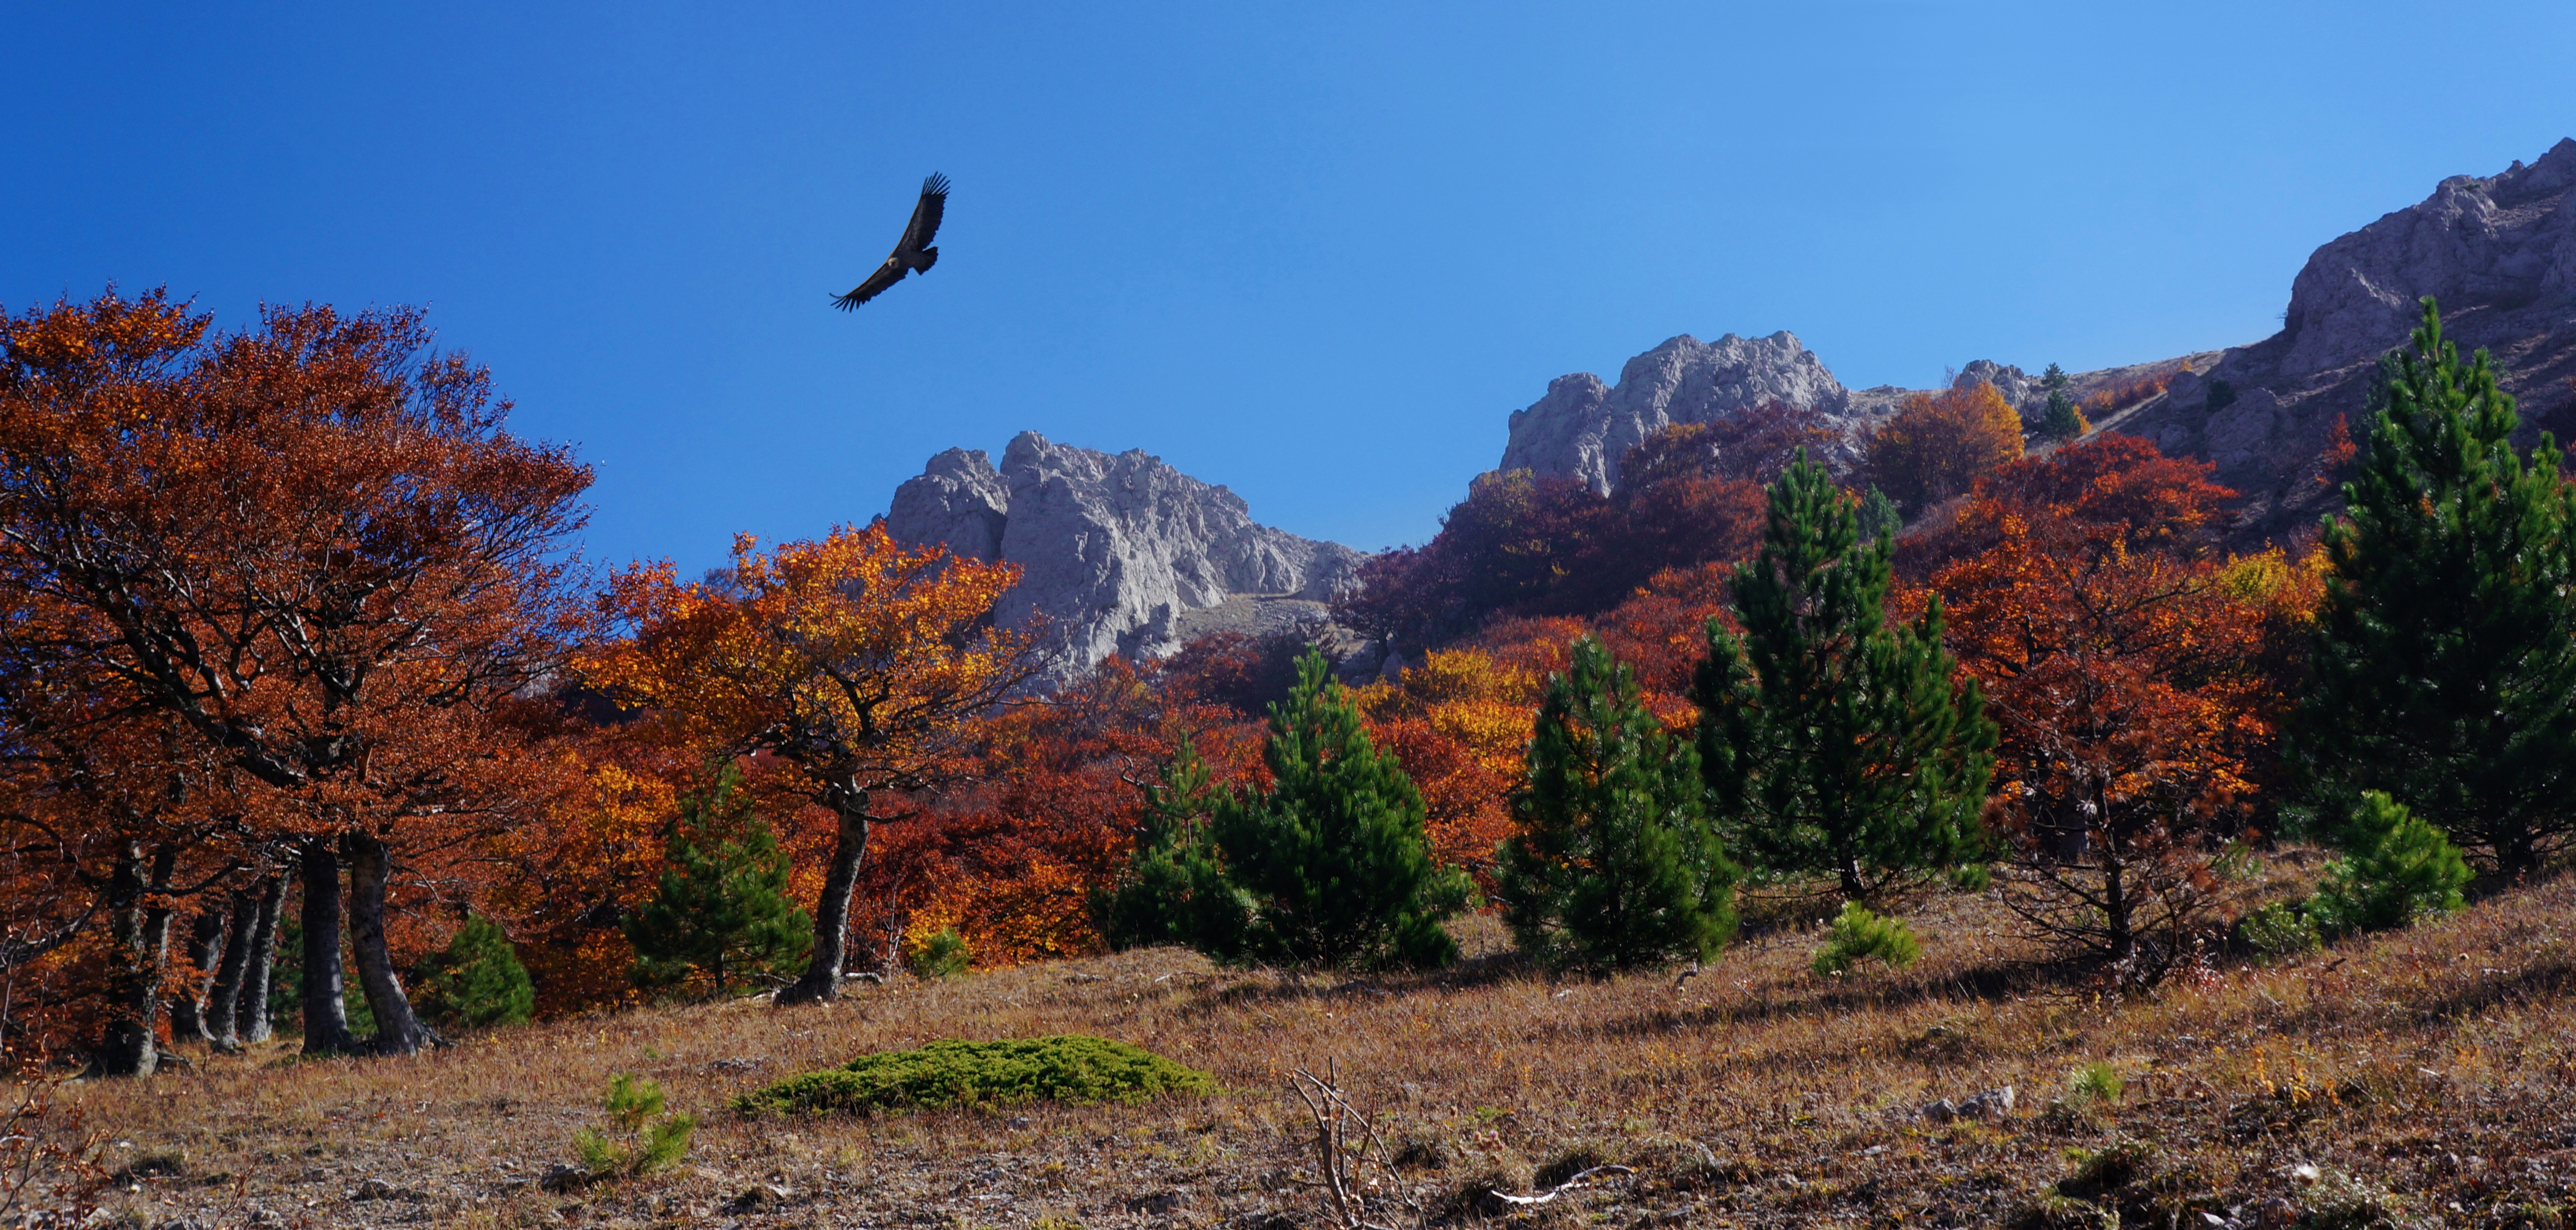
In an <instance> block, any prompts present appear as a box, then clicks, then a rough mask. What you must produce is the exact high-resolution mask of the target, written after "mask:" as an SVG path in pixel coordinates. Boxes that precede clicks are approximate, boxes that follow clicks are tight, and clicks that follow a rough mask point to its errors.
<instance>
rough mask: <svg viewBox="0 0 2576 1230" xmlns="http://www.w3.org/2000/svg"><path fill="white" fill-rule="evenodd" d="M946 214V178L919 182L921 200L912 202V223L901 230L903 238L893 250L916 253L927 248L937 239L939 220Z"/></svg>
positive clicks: (936, 176) (933, 176) (933, 177)
mask: <svg viewBox="0 0 2576 1230" xmlns="http://www.w3.org/2000/svg"><path fill="white" fill-rule="evenodd" d="M947 213H948V177H947V176H945V175H932V176H931V177H930V178H928V179H925V180H923V181H921V199H920V200H919V201H917V202H914V204H913V207H912V221H911V223H909V224H908V225H906V226H905V227H904V228H903V238H902V239H900V240H897V241H896V242H895V245H894V250H895V251H897V252H918V251H920V250H922V249H923V248H927V247H929V246H930V241H931V240H933V239H937V238H938V237H939V219H940V218H942V217H944V216H946V214H947Z"/></svg>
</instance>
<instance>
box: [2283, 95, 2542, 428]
mask: <svg viewBox="0 0 2576 1230" xmlns="http://www.w3.org/2000/svg"><path fill="white" fill-rule="evenodd" d="M2571 189H2576V140H2562V141H2560V142H2559V143H2558V144H2557V145H2555V146H2552V147H2551V148H2550V150H2549V152H2548V153H2546V154H2543V155H2541V156H2540V160H2539V161H2537V162H2534V163H2532V164H2530V165H2529V166H2525V165H2523V164H2522V163H2521V162H2520V161H2519V160H2517V161H2516V162H2515V163H2514V164H2513V165H2512V166H2511V167H2509V168H2507V169H2506V170H2505V171H2503V172H2502V173H2500V174H2497V175H2492V176H2487V177H2485V178H2479V177H2477V176H2472V175H2455V176H2452V177H2451V178H2449V179H2446V180H2443V181H2442V182H2441V183H2440V184H2439V185H2438V186H2436V187H2435V188H2434V189H2433V195H2432V196H2431V197H2428V198H2426V199H2425V200H2424V201H2422V202H2421V203H2419V204H2416V205H2411V206H2409V207H2407V208H2405V209H2401V210H2398V211H2396V212H2394V213H2391V214H2388V215H2386V216H2385V217H2382V218H2381V219H2379V220H2378V221H2376V222H2373V223H2371V224H2370V225H2368V226H2365V227H2363V228H2361V229H2360V230H2357V231H2354V232H2352V233H2351V234H2349V235H2345V236H2343V237H2342V238H2340V239H2337V240H2335V241H2334V242H2332V243H2329V244H2327V245H2325V246H2324V247H2321V248H2319V249H2317V250H2316V253H2315V254H2314V255H2312V256H2310V257H2309V258H2308V263H2307V265H2306V266H2305V267H2303V268H2302V269H2300V270H2299V276H2298V278H2297V280H2296V281H2294V282H2292V283H2291V284H2290V308H2289V311H2288V313H2287V314H2286V315H2285V316H2284V319H2283V328H2282V333H2283V334H2284V335H2285V336H2286V337H2287V339H2288V347H2287V350H2286V352H2285V353H2284V354H2282V355H2281V357H2280V360H2279V363H2278V371H2279V373H2280V374H2281V375H2284V376H2292V377H2297V376H2306V375H2311V374H2314V373H2317V372H2323V371H2330V370H2333V369H2335V368H2339V367H2343V366H2346V365H2348V364H2352V363H2359V362H2365V361H2368V360H2371V359H2376V358H2377V357H2378V356H2379V355H2380V354H2381V353H2382V352H2384V351H2386V350H2388V349H2390V348H2391V347H2394V346H2398V345H2401V344H2403V343H2404V342H2405V340H2406V334H2407V331H2408V330H2410V329H2412V328H2414V327H2415V323H2416V317H2417V313H2418V309H2417V307H2416V300H2417V299H2418V298H2420V297H2422V296H2424V295H2432V296H2435V297H2436V298H2438V299H2440V300H2441V302H2442V307H2443V311H2444V313H2445V314H2446V315H2447V314H2449V313H2450V312H2452V311H2454V310H2465V309H2470V308H2475V307H2490V308H2494V309H2497V310H2499V311H2502V312H2519V311H2523V310H2526V309H2533V308H2541V309H2548V308H2563V307H2567V306H2569V305H2571V304H2576V208H2570V207H2569V201H2568V196H2569V193H2570V190H2571Z"/></svg>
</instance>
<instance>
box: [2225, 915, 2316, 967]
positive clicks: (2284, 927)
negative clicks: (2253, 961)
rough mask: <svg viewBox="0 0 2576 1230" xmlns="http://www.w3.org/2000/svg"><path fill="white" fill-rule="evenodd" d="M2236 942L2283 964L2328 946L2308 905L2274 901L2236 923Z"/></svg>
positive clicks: (2248, 949) (2269, 959)
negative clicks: (2310, 913) (2309, 911)
mask: <svg viewBox="0 0 2576 1230" xmlns="http://www.w3.org/2000/svg"><path fill="white" fill-rule="evenodd" d="M2236 939H2237V941H2238V942H2239V943H2241V944H2243V945H2244V946H2245V948H2246V950H2247V951H2250V952H2252V953H2253V954H2254V955H2255V956H2256V957H2258V958H2260V959H2262V960H2265V961H2283V960H2287V959H2289V958H2291V957H2296V956H2301V955H2303V954H2306V953H2311V952H2315V951H2316V950H2317V949H2319V948H2321V947H2324V946H2325V937H2324V936H2323V935H2321V934H2319V933H2318V931H2317V920H2316V919H2315V918H2313V917H2311V916H2310V915H2309V913H2308V910H2307V903H2306V902H2302V901H2275V902H2273V903H2272V904H2270V905H2267V906H2264V907H2263V908H2262V909H2259V910H2256V911H2254V912H2253V913H2251V914H2248V915H2246V916H2245V917H2243V918H2241V919H2239V920H2237V923H2236Z"/></svg>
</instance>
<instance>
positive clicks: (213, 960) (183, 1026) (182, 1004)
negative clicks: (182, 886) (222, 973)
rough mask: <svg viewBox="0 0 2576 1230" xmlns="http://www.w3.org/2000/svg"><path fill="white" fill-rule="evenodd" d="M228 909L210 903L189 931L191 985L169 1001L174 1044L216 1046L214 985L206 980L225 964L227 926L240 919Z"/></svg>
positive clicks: (225, 904)
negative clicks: (181, 1041) (212, 1013)
mask: <svg viewBox="0 0 2576 1230" xmlns="http://www.w3.org/2000/svg"><path fill="white" fill-rule="evenodd" d="M240 896H241V894H239V893H235V894H233V897H234V898H238V897H240ZM229 905H230V900H229V899H228V900H227V901H225V902H221V903H208V904H207V905H206V906H205V907H203V908H201V909H199V910H198V911H197V918H196V921H195V922H194V923H193V924H191V925H190V926H189V928H188V966H189V976H188V982H187V985H185V986H182V987H180V988H179V993H178V994H177V995H173V996H171V997H170V1037H171V1039H172V1040H173V1041H176V1040H178V1039H180V1038H188V1039H191V1040H194V1041H197V1042H203V1043H205V1044H206V1045H208V1046H213V1045H214V1044H215V1030H214V1026H213V1024H212V1022H211V1018H210V1017H209V1016H208V1014H207V1007H208V1004H207V1000H208V998H209V996H210V995H211V994H212V992H213V990H214V984H213V982H212V981H211V980H210V979H209V978H208V977H207V976H208V975H212V974H214V973H215V972H216V966H218V965H220V964H221V963H222V960H221V959H222V954H223V953H224V951H225V949H226V948H228V947H229V945H227V944H225V943H224V934H225V932H226V931H227V930H229V929H231V928H229V926H228V924H229V923H230V922H231V921H232V920H233V919H236V918H239V917H241V914H240V912H239V911H237V910H233V909H230V908H227V907H228V906H229Z"/></svg>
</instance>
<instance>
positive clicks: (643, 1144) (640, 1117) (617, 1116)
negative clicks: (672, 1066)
mask: <svg viewBox="0 0 2576 1230" xmlns="http://www.w3.org/2000/svg"><path fill="white" fill-rule="evenodd" d="M606 1109H607V1111H608V1123H609V1128H610V1130H609V1131H606V1132H595V1131H592V1130H591V1129H589V1128H583V1129H582V1130H581V1131H579V1132H577V1133H575V1134H574V1135H573V1140H572V1147H573V1152H574V1153H575V1154H577V1155H579V1156H580V1158H581V1164H582V1167H583V1168H584V1169H586V1170H588V1171H590V1173H591V1175H592V1177H594V1178H608V1177H610V1176H613V1175H637V1174H651V1173H653V1172H654V1171H657V1170H663V1169H667V1168H668V1167H669V1166H670V1165H671V1163H673V1162H676V1161H679V1160H680V1158H681V1156H682V1155H683V1154H686V1153H687V1152H688V1151H689V1133H690V1132H691V1131H692V1130H694V1129H695V1128H696V1127H697V1126H698V1121H697V1119H696V1118H694V1117H692V1116H689V1115H683V1114H676V1113H675V1114H664V1113H663V1112H662V1087H661V1086H660V1085H658V1084H656V1083H654V1082H652V1081H650V1080H643V1079H639V1078H637V1077H632V1076H628V1075H626V1074H625V1073H623V1072H621V1073H619V1074H618V1075H617V1079H616V1080H615V1081H613V1082H612V1083H611V1084H610V1085H609V1087H608V1102H607V1106H606Z"/></svg>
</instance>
